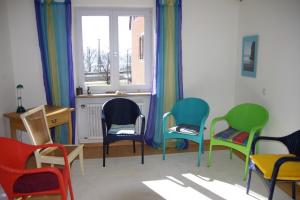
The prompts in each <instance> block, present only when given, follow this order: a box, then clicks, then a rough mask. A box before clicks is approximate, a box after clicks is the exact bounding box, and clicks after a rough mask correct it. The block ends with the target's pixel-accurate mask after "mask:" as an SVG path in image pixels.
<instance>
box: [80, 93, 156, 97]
mask: <svg viewBox="0 0 300 200" xmlns="http://www.w3.org/2000/svg"><path fill="white" fill-rule="evenodd" d="M150 95H151V92H128V93H102V94H82V95H77V96H76V98H105V97H130V96H150Z"/></svg>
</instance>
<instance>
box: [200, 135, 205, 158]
mask: <svg viewBox="0 0 300 200" xmlns="http://www.w3.org/2000/svg"><path fill="white" fill-rule="evenodd" d="M201 144H202V145H201V151H202V154H204V150H205V149H204V138H203V136H202V141H201Z"/></svg>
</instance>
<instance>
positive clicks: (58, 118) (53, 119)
mask: <svg viewBox="0 0 300 200" xmlns="http://www.w3.org/2000/svg"><path fill="white" fill-rule="evenodd" d="M68 117H69V113H68V112H66V113H60V114H56V115H53V116H47V121H48V126H49V128H51V127H54V126H58V125H61V124H65V123H67V122H68Z"/></svg>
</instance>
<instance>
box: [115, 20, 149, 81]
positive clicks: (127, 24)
mask: <svg viewBox="0 0 300 200" xmlns="http://www.w3.org/2000/svg"><path fill="white" fill-rule="evenodd" d="M144 29H145V26H144V17H143V16H119V17H118V30H119V34H118V42H119V74H120V76H119V81H120V85H143V84H145V65H144V61H143V59H141V55H142V56H143V55H144V41H141V38H142V40H144V36H143V34H144Z"/></svg>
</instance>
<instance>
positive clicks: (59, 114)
mask: <svg viewBox="0 0 300 200" xmlns="http://www.w3.org/2000/svg"><path fill="white" fill-rule="evenodd" d="M45 110H46V116H47V121H48V126H49V128H52V127H55V126H59V125H62V124H67V125H68V143H69V144H72V118H71V112H72V111H74V108H62V107H58V106H47V105H46V106H45ZM4 117H7V118H8V119H9V124H10V135H11V138H14V139H17V134H16V133H17V130H22V131H26V129H25V126H24V124H23V122H22V120H21V117H20V113H16V112H11V113H5V114H4Z"/></svg>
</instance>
